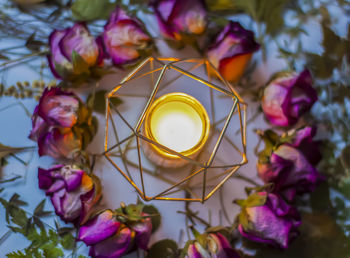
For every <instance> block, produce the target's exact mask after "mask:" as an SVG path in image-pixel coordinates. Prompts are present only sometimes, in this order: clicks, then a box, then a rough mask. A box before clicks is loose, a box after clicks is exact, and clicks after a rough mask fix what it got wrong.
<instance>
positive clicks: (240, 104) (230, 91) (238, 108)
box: [104, 57, 248, 203]
mask: <svg viewBox="0 0 350 258" xmlns="http://www.w3.org/2000/svg"><path fill="white" fill-rule="evenodd" d="M155 63H158V65H160V66H161V67H160V68H154V64H155ZM181 63H194V64H195V65H194V66H193V67H192V68H191V69H189V70H188V71H185V70H184V69H182V68H181V67H179V65H181ZM147 64H150V71H148V72H146V73H143V74H141V75H138V76H136V74H137V73H138V72H139V71H140V70H141V69H142V68H144V67H145V66H146V65H147ZM202 65H205V66H206V69H207V71H208V70H209V69H210V71H211V73H214V75H215V77H216V78H217V79H218V80H220V81H221V82H222V83H223V85H225V86H226V88H223V87H220V86H218V85H216V84H214V83H213V82H212V79H211V77H210V73H209V72H208V80H206V79H204V78H201V77H199V76H197V75H195V74H193V73H192V72H191V71H192V70H194V69H197V68H198V67H200V66H202ZM169 69H172V70H174V71H177V72H179V73H180V75H179V76H178V77H176V78H174V79H173V80H171V81H170V82H168V84H170V83H173V82H174V81H175V80H177V79H178V78H180V77H181V76H187V77H190V78H192V79H194V80H196V81H198V82H200V83H202V84H203V85H206V86H208V87H210V91H211V92H210V93H211V98H212V90H216V91H219V92H221V93H222V94H224V95H226V96H227V97H229V98H230V99H232V103H233V104H232V107H231V110H230V112H229V114H228V115H227V117H226V119H223V120H224V121H225V123H224V126H223V128H222V129H221V131H220V134H219V138H218V139H217V141H216V143H215V146H214V149H213V151H212V152H211V154H210V158H209V160H208V161H207V162H205V163H201V162H199V161H197V160H195V159H192V158H189V157H186V156H183V155H182V154H181V153H178V152H176V151H174V150H171V149H169V148H167V147H166V146H164V145H162V144H159V143H158V142H155V141H153V140H152V139H149V138H147V137H146V136H144V135H143V134H142V133H141V126H142V123H143V121H144V119H145V117H146V115H147V113H148V110H149V108H150V106H151V104H152V103H153V101H154V99H155V96H156V94H157V92H158V91H159V88H160V83H161V81H162V79H163V77H164V76H165V74H166V71H167V70H169ZM156 72H160V74H159V76H158V78H157V79H156V80H155V78H154V77H155V76H154V75H155V73H156ZM147 75H151V85H153V88H152V92H151V94H150V96H149V97H148V101H147V103H146V106H145V107H144V109H143V111H142V113H141V115H140V117H139V119H138V121H137V123H136V125H135V126H134V127H133V126H132V125H130V123H129V122H128V121H127V118H125V117H123V115H122V114H121V113H120V112H119V111H118V109H117V108H116V107H114V105H113V104H112V102H111V101H110V99H111V98H113V97H118V90H119V89H120V88H122V87H127V83H128V82H130V81H132V80H136V79H139V78H142V77H144V76H147ZM166 86H167V85H165V86H163V88H164V87H166ZM112 110H113V111H115V112H116V113H117V115H118V116H119V117H120V118H121V119H122V121H123V122H124V123H125V124H126V125H127V127H128V128H129V129H130V131H131V134H130V135H129V136H128V137H126V138H125V139H122V140H119V138H118V135H117V131H116V126H115V124H114V120H113V116H112V113H111V111H112ZM246 110H247V104H246V103H245V102H244V101H243V99H242V98H241V97H240V96H239V94H238V93H237V92H236V91H235V89H234V87H233V86H232V85H231V84H230V83H229V82H227V81H226V80H224V79H223V78H222V76H221V75H220V73H219V72H218V71H217V70H216V69H215V68H214V66H213V65H212V64H211V63H210V62H209V61H208V60H205V59H196V58H195V59H178V58H156V57H149V58H147V59H145V60H144V61H143V62H141V63H140V64H139V65H138V66H137V67H136V68H135V69H134V70H133V71H131V72H130V73H129V74H128V75H127V76H126V77H125V78H124V79H122V81H121V82H120V84H118V85H117V86H116V87H115V88H114V89H113V90H112V91H111V92H109V93H108V94H107V96H106V116H105V118H106V125H105V142H104V155H105V157H106V158H107V160H108V161H110V163H111V164H112V165H113V166H114V167H115V168H116V169H117V170H118V171H119V172H120V174H121V175H122V176H123V177H124V178H125V179H126V180H127V182H129V183H130V184H131V185H132V186H133V187H134V188H135V190H136V191H137V193H138V194H139V195H140V197H141V198H142V199H143V200H145V201H151V200H167V201H193V202H202V203H203V202H204V201H206V200H207V199H209V198H210V197H211V196H212V195H213V194H214V193H215V192H216V191H217V190H218V189H219V188H220V187H221V186H222V185H223V184H224V183H225V182H226V181H227V180H228V179H229V178H230V177H231V176H232V175H233V174H234V173H235V172H236V171H237V170H238V169H239V168H240V167H241V166H243V165H245V164H246V163H247V162H248V160H247V155H246V142H247V141H246ZM236 113H237V114H238V115H239V126H240V138H241V143H242V148H243V151H240V150H239V148H238V147H237V146H235V145H234V144H233V143H232V142H230V141H229V140H228V142H229V143H230V144H231V145H232V146H233V147H234V148H235V149H236V150H237V151H238V153H239V154H240V155H241V156H242V160H241V162H239V163H236V164H229V165H222V166H214V165H213V162H214V160H215V156H216V154H217V151H218V149H219V146H220V144H221V143H222V141H223V139H224V138H225V133H226V130H227V128H228V125H229V123H230V121H231V119H232V117H233V115H234V114H236ZM242 113H243V114H242ZM109 120H111V123H112V127H113V130H114V134H115V138H116V140H117V143H116V144H114V145H113V146H112V147H108V140H109V126H110V124H109ZM216 123H217V122H216ZM214 124H215V123H213V126H214ZM215 127H216V126H215ZM215 129H216V128H215ZM134 137H136V143H137V154H138V158H137V159H138V160H137V161H138V164H137V167H138V169H139V176H140V180H141V188H140V187H138V186H137V185H136V183H135V181H134V180H133V178H132V176H131V175H130V173H129V171H126V172H125V171H123V170H122V169H121V168H120V166H118V164H117V163H116V162H115V161H113V159H112V158H111V153H112V151H113V150H114V149H115V148H119V151H120V152H121V158H122V162H123V164H124V166H125V167H126V168H127V165H126V163H128V161H127V160H125V157H123V156H124V154H123V153H122V151H121V145H122V144H124V143H126V142H130V141H131V140H132V139H133V138H134ZM140 139H141V140H143V141H146V142H148V143H149V144H153V145H155V146H157V147H158V148H161V149H163V150H166V151H167V152H169V153H171V154H174V155H176V156H178V157H180V158H181V159H185V160H187V161H188V162H189V163H190V164H192V165H193V166H194V167H196V166H197V167H199V169H195V170H194V171H191V173H190V174H189V175H188V176H187V177H185V178H184V179H182V180H180V181H178V182H172V183H171V186H170V187H169V188H167V189H166V190H164V191H162V192H161V193H159V194H156V195H154V196H148V195H147V194H146V189H145V184H144V168H143V166H142V159H141V147H140ZM126 148H127V147H125V150H126ZM212 168H224V169H225V171H224V172H223V173H221V174H220V175H219V176H222V175H226V176H225V177H224V179H222V180H221V181H220V183H218V184H217V185H216V186H215V187H214V188H213V189H212V190H211V191H210V192H209V193H206V187H207V181H208V180H207V171H208V169H212ZM126 170H128V169H126ZM200 173H203V182H202V194H201V197H200V196H198V195H195V198H178V197H166V194H171V193H172V192H174V191H172V190H173V189H174V188H176V187H180V186H181V184H183V183H185V182H189V180H191V179H192V178H193V177H194V176H196V175H198V174H200ZM212 178H213V177H212ZM209 180H210V179H209ZM192 195H194V194H192Z"/></svg>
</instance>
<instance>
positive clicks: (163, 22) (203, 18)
mask: <svg viewBox="0 0 350 258" xmlns="http://www.w3.org/2000/svg"><path fill="white" fill-rule="evenodd" d="M151 6H152V8H153V10H154V12H155V14H156V18H157V21H158V24H159V28H160V31H161V33H162V34H163V36H164V37H166V38H170V39H173V40H181V33H187V34H197V35H198V34H202V33H203V32H204V30H205V28H206V25H207V10H206V6H205V3H204V1H203V0H192V1H184V0H154V1H152V2H151Z"/></svg>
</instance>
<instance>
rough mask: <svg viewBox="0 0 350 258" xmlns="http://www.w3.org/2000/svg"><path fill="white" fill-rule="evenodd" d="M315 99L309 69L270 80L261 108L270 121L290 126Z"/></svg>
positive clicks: (315, 94)
mask: <svg viewBox="0 0 350 258" xmlns="http://www.w3.org/2000/svg"><path fill="white" fill-rule="evenodd" d="M316 101H317V92H316V90H315V89H314V88H313V87H312V78H311V74H310V72H309V70H304V71H303V72H302V73H300V74H299V75H297V74H288V75H285V76H282V77H277V78H276V79H274V80H272V81H271V82H270V83H269V84H268V85H267V87H266V88H265V90H264V95H263V98H262V109H263V111H264V114H265V116H266V118H267V119H268V120H269V121H270V123H272V124H274V125H277V126H291V125H294V124H296V123H297V122H298V120H299V118H300V117H301V116H302V115H303V114H304V113H305V112H308V111H309V110H310V109H311V107H312V106H313V104H314V103H315V102H316Z"/></svg>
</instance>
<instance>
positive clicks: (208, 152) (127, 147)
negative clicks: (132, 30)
mask: <svg viewBox="0 0 350 258" xmlns="http://www.w3.org/2000/svg"><path fill="white" fill-rule="evenodd" d="M173 92H181V93H183V94H187V95H189V96H193V97H194V98H195V99H197V100H198V101H199V102H200V103H201V105H203V107H204V108H205V110H206V112H207V115H208V119H210V130H209V132H210V133H209V135H208V139H207V140H206V142H205V145H204V147H203V148H202V149H201V150H200V151H199V152H198V153H197V155H196V156H186V155H184V153H182V152H177V151H176V150H173V149H171V148H169V147H167V146H165V145H163V144H161V143H160V142H157V141H155V140H154V139H153V138H150V137H149V135H147V134H146V133H145V129H144V128H145V126H146V125H145V120H147V116H148V115H149V112H150V109H151V107H152V105H153V103H155V101H157V99H159V98H161V97H162V96H164V95H165V94H169V93H173ZM113 98H119V99H121V100H122V104H119V105H117V106H115V105H114V104H113ZM246 110H247V104H246V103H245V102H244V101H243V99H242V98H241V97H240V96H239V95H238V93H237V92H236V91H235V90H234V88H233V86H232V85H231V84H230V83H229V82H227V81H226V80H224V79H223V78H222V76H221V75H220V74H219V72H218V71H217V70H216V69H215V68H214V67H213V65H212V64H211V63H210V62H209V61H208V60H205V59H200V58H192V59H178V58H156V57H149V58H147V59H146V60H144V61H143V62H142V63H141V64H139V65H138V66H137V67H136V68H135V69H134V70H133V71H132V72H130V73H129V74H128V75H127V76H126V77H125V78H124V79H123V80H122V81H121V82H120V83H119V84H118V85H116V87H115V88H114V89H113V90H112V91H111V92H109V93H108V94H107V96H106V126H105V144H104V155H105V157H106V158H107V159H108V161H110V162H111V164H112V165H113V167H114V168H115V169H116V170H117V171H118V172H119V173H121V175H122V176H123V177H124V178H125V179H126V180H127V181H128V182H129V183H130V184H131V186H132V187H134V188H135V190H136V192H137V193H138V194H139V195H140V197H141V198H142V199H143V200H145V201H150V200H173V201H196V202H202V203H203V202H204V201H206V200H207V199H208V198H210V197H211V196H212V195H213V194H214V193H215V192H216V191H217V190H218V189H219V188H220V187H221V186H222V185H223V184H224V183H225V182H226V181H227V180H229V178H230V177H231V176H232V175H233V174H234V173H236V172H237V170H238V169H239V168H240V167H241V166H243V165H244V164H246V163H247V162H248V161H247V156H246ZM149 148H157V149H159V150H162V151H164V152H168V153H169V154H170V155H172V156H174V157H176V158H177V159H179V160H181V161H183V164H184V165H183V166H181V167H175V168H174V167H163V166H160V165H159V164H157V163H156V162H154V160H152V159H150V156H149V153H148V152H147V149H149Z"/></svg>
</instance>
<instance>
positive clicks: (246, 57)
mask: <svg viewBox="0 0 350 258" xmlns="http://www.w3.org/2000/svg"><path fill="white" fill-rule="evenodd" d="M259 48H260V45H259V44H258V43H257V42H256V41H255V40H254V33H253V32H252V31H250V30H246V29H244V28H243V27H242V26H241V25H240V24H239V23H238V22H232V21H231V22H230V23H229V24H227V25H226V26H225V28H224V29H223V30H222V31H221V32H220V33H219V35H218V36H217V37H216V38H215V39H214V41H213V43H212V45H211V46H210V47H209V49H208V52H207V56H208V59H209V61H210V62H211V63H212V65H213V66H214V67H215V68H216V69H217V70H218V71H219V72H220V74H221V75H222V77H223V78H224V79H226V80H227V81H237V80H239V78H240V77H241V76H242V74H243V72H244V69H245V68H246V66H247V64H248V62H249V61H250V59H251V57H252V55H253V53H254V52H255V51H257V50H259ZM209 72H210V70H209Z"/></svg>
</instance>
